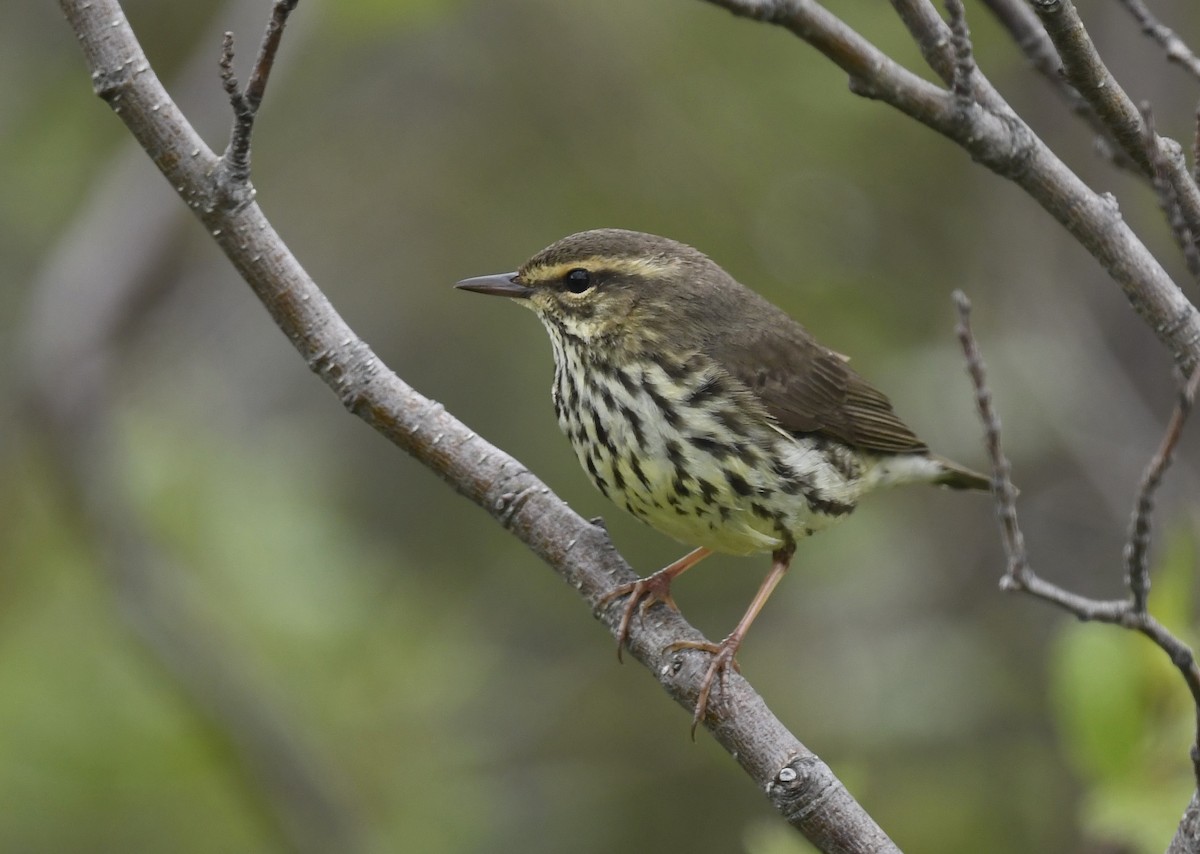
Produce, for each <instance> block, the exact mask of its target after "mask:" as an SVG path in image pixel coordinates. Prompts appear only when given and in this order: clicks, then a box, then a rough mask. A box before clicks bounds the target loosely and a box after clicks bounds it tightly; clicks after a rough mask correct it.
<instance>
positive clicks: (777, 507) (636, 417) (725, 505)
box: [456, 228, 991, 738]
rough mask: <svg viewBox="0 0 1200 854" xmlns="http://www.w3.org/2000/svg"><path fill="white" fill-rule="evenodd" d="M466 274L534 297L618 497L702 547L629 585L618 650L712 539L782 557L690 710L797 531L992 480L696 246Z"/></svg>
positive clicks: (593, 467)
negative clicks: (865, 503)
mask: <svg viewBox="0 0 1200 854" xmlns="http://www.w3.org/2000/svg"><path fill="white" fill-rule="evenodd" d="M456 287H458V288H460V289H462V290H465V291H471V292H474V293H480V294H489V295H493V296H502V297H508V298H510V299H511V300H513V301H515V302H517V303H519V304H521V305H523V306H525V307H527V308H530V309H532V310H533V312H534V313H535V314H536V315H537V317H538V319H539V320H541V322H542V325H543V326H544V327H545V328H546V331H547V332H548V333H549V336H550V343H551V347H552V350H553V354H554V380H553V385H552V398H553V402H554V412H555V415H556V417H557V420H558V425H559V427H560V428H561V429H562V432H563V433H565V434H566V436H567V438H568V439H569V440H570V443H571V445H572V447H573V448H574V451H575V455H576V456H577V457H578V459H579V463H580V465H581V466H582V467H583V469H584V471H586V472H587V475H588V477H589V478H590V480H591V481H592V483H593V484H594V485H595V486H596V487H597V488H598V489H599V490H600V492H601V493H603V494H604V495H605V496H606V497H607V498H609V499H610V500H611V501H613V502H614V503H615V504H617V505H618V506H620V507H622V508H623V509H625V510H626V511H628V512H629V513H631V514H632V515H633V516H636V517H637V518H638V519H641V520H642V521H644V522H646V523H648V524H649V525H650V526H651V527H653V528H655V529H657V530H658V531H660V532H662V533H663V534H666V535H667V536H669V537H672V538H673V539H675V540H678V541H680V542H682V543H684V544H687V545H689V546H692V547H693V550H692V551H691V552H689V553H688V554H686V555H684V556H683V557H682V558H680V559H679V560H677V561H675V562H674V563H671V564H669V565H668V566H666V567H664V568H663V569H661V570H659V571H658V572H655V573H653V574H652V575H649V576H647V577H645V578H639V579H638V580H637V581H634V582H631V583H628V584H623V585H620V586H618V587H616V588H615V589H614V590H612V591H611V592H609V593H608V594H607V595H606V596H604V597H602V598H601V599H600V601H599V604H598V609H604V608H607V607H609V606H610V605H611V604H612V603H613V602H615V601H616V600H618V599H621V598H625V600H626V601H625V605H624V608H623V611H622V612H621V620H620V623H619V625H618V629H617V655H618V658H619V657H620V654H621V647H622V646H623V645H625V644H626V642H627V640H628V636H629V628H630V624H631V620H632V618H633V616H634V614H635V613H639V614H641V613H645V611H646V609H647V608H649V607H652V606H654V605H656V604H659V603H661V604H663V605H665V606H667V607H670V608H676V605H675V602H674V599H673V598H672V596H671V584H672V582H674V581H675V579H677V578H678V577H679V576H680V575H682V574H683V573H685V572H687V571H688V570H690V569H691V568H692V567H694V566H695V565H696V564H697V563H699V562H700V561H701V560H702V559H704V558H705V557H707V556H709V555H710V554H712V553H714V552H720V553H725V554H733V555H752V554H760V553H769V554H770V555H771V568H770V570H769V572H768V574H767V576H766V578H765V579H764V580H763V582H762V584H761V586H760V587H759V589H758V592H757V593H756V594H755V596H754V599H753V600H752V602H751V603H750V606H749V608H748V609H747V610H746V612H745V615H744V616H743V617H742V618H741V620H740V621H739V622H738V623H737V625H736V626H735V627H734V629H733V631H732V632H731V633H730V634H729V635H728V636H727V637H726V638H725V639H724V640H722V641H721V642H720V643H717V644H714V643H710V642H707V641H692V640H685V641H677V642H675V643H673V644H670V645H669V646H668V650H670V651H675V650H679V649H699V650H702V651H704V652H707V653H709V654H710V655H711V659H710V661H709V664H708V668H707V670H706V671H705V674H704V676H703V677H702V679H701V681H700V683H699V690H698V692H697V700H696V705H695V708H694V712H693V717H692V736H693V738H694V737H695V731H696V726H697V725H698V724H699V723H700V722H701V721H703V720H704V719H705V718H706V716H707V715H708V714H709V708H710V702H709V701H710V697H711V696H712V691H713V687H714V683H715V682H716V681H717V679H718V677H720V679H721V681H722V682H724V679H725V677H726V675H727V673H728V670H729V668H730V667H733V668H735V669H736V668H737V667H738V665H737V663H736V660H735V656H736V654H737V652H738V650H739V648H740V647H741V645H742V642H743V640H744V639H745V636H746V633H747V631H748V630H749V628H750V625H751V623H753V622H754V619H755V618H756V617H757V616H758V614H759V612H760V611H761V610H762V608H763V606H764V605H765V604H766V602H767V600H768V598H769V597H770V595H771V593H772V591H774V589H775V587H776V585H777V584H778V583H779V581H780V580H781V579H782V578H783V576H784V574H785V573H786V572H787V570H788V567H789V565H790V564H791V562H792V557H793V554H794V552H795V550H796V544H797V543H798V542H799V541H800V540H802V539H804V538H805V537H808V536H810V535H812V534H814V533H816V532H817V531H820V530H822V529H824V528H827V527H829V526H830V525H833V524H835V523H837V522H840V521H842V520H844V519H845V518H846V517H847V516H849V515H850V514H851V513H852V512H853V511H854V509H855V507H856V506H857V505H858V503H859V501H860V499H862V497H863V496H864V495H866V494H867V493H869V492H872V491H874V490H876V489H880V488H881V487H888V486H894V485H900V484H909V483H926V484H934V485H940V486H946V487H950V488H952V489H960V490H987V489H989V488H990V486H991V483H990V480H989V479H988V478H987V477H985V476H984V475H981V474H979V473H977V472H974V471H972V470H970V469H968V468H965V467H964V466H961V465H959V464H957V463H954V462H951V461H950V460H948V459H945V458H943V457H940V456H937V455H935V454H933V453H931V452H930V450H929V448H928V446H927V445H926V444H925V443H924V442H922V441H921V440H920V439H919V438H917V436H916V434H914V433H913V431H912V430H911V429H910V428H909V427H908V426H907V425H906V424H905V423H904V422H903V421H901V420H900V418H899V416H897V415H896V413H895V411H894V410H893V408H892V403H891V401H890V400H889V399H888V397H887V396H886V395H884V394H883V392H881V391H879V390H877V389H876V388H875V387H874V386H872V385H871V384H870V383H869V382H868V381H867V380H865V379H863V378H862V377H861V376H860V375H859V374H858V373H856V372H855V371H854V370H853V369H852V368H851V367H850V365H849V364H848V361H849V360H848V358H847V357H846V356H843V355H841V354H840V353H837V352H835V351H834V350H831V349H829V348H828V347H825V346H823V345H822V344H820V343H819V342H818V341H817V340H816V339H815V338H814V337H813V336H812V334H811V333H809V331H808V330H807V329H805V328H804V327H803V326H801V325H800V324H799V323H798V322H797V321H795V320H793V319H792V318H791V317H790V316H789V315H788V314H786V313H785V312H784V311H783V310H782V309H780V308H778V307H777V306H775V305H774V304H772V303H771V302H769V301H768V300H767V299H765V298H764V297H762V296H760V295H759V294H758V293H756V292H755V291H753V290H751V289H750V288H748V287H746V286H744V285H742V284H741V283H740V282H738V281H737V280H736V279H734V278H733V276H731V275H730V274H729V273H727V272H726V271H725V270H724V269H723V268H722V267H720V266H719V265H718V264H717V263H715V262H714V261H712V260H711V259H710V258H709V257H708V256H706V255H705V254H703V253H702V252H700V251H699V250H697V249H694V248H693V247H691V246H688V245H687V244H684V243H680V242H678V241H675V240H671V239H670V238H666V237H659V236H657V235H653V234H646V233H642V232H638V231H629V230H625V229H618V228H601V229H593V230H590V231H582V232H579V233H577V234H572V235H569V236H567V237H564V238H562V239H560V240H558V241H556V242H554V243H552V244H550V245H549V246H547V247H546V248H545V249H542V250H541V251H540V252H538V253H536V254H535V255H533V256H532V257H531V258H529V260H527V261H526V262H525V263H524V264H522V265H521V266H520V267H519V268H518V269H517V270H516V271H514V272H509V273H501V274H497V275H488V276H478V277H474V278H469V279H464V280H462V281H460V282H458V283H457V285H456Z"/></svg>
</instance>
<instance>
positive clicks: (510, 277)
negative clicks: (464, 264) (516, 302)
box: [454, 273, 533, 299]
mask: <svg viewBox="0 0 1200 854" xmlns="http://www.w3.org/2000/svg"><path fill="white" fill-rule="evenodd" d="M454 287H456V288H462V289H463V290H464V291H475V293H477V294H491V295H492V296H497V297H512V298H513V299H529V295H530V294H532V293H533V288H527V287H525V285H523V284H521V282H520V281H519V277H518V276H517V274H516V273H497V274H496V275H494V276H476V277H475V278H473V279H463V280H462V281H461V282H459V283H458V284H456V285H455V286H454Z"/></svg>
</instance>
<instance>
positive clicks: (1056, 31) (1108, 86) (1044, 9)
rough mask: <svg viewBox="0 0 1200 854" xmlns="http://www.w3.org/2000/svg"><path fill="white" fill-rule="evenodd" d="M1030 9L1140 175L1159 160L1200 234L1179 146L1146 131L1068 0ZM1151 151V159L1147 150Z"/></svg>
mask: <svg viewBox="0 0 1200 854" xmlns="http://www.w3.org/2000/svg"><path fill="white" fill-rule="evenodd" d="M1031 2H1032V5H1033V9H1034V11H1035V12H1036V13H1037V15H1038V17H1039V18H1040V19H1041V21H1042V24H1043V25H1044V26H1045V27H1046V32H1047V33H1048V34H1049V36H1050V40H1051V41H1052V42H1053V43H1054V47H1055V48H1056V49H1057V51H1058V55H1059V57H1060V58H1061V59H1062V62H1063V74H1064V76H1065V77H1066V79H1067V80H1068V81H1069V82H1070V83H1071V85H1072V86H1074V87H1075V90H1076V91H1077V92H1079V94H1080V95H1082V96H1083V98H1084V100H1086V101H1087V102H1088V104H1090V105H1091V107H1092V109H1093V110H1094V111H1095V112H1096V115H1097V116H1099V117H1100V120H1101V121H1102V122H1103V123H1104V125H1105V127H1107V128H1108V130H1109V133H1110V134H1111V135H1112V138H1113V139H1114V140H1115V141H1116V143H1117V144H1118V145H1119V146H1120V147H1121V150H1122V151H1124V152H1125V153H1126V154H1127V155H1128V156H1129V157H1130V159H1132V160H1133V162H1134V163H1136V164H1137V166H1138V169H1139V170H1140V171H1141V173H1142V174H1143V175H1144V176H1145V177H1147V178H1150V179H1153V178H1154V175H1155V168H1154V166H1153V164H1152V160H1160V161H1161V163H1162V164H1163V175H1164V180H1166V181H1167V182H1168V183H1169V184H1170V185H1171V187H1172V188H1173V190H1174V192H1175V194H1176V196H1177V197H1178V200H1179V205H1180V208H1181V210H1182V213H1183V217H1184V220H1185V221H1186V222H1187V224H1188V228H1189V229H1191V233H1192V234H1193V235H1200V188H1198V187H1197V185H1196V182H1195V181H1194V180H1192V176H1191V173H1189V172H1188V168H1187V161H1186V160H1185V158H1184V156H1183V147H1182V146H1180V145H1179V143H1177V142H1175V141H1174V140H1172V139H1167V138H1165V137H1160V136H1157V135H1156V134H1153V132H1151V135H1150V136H1149V140H1150V144H1149V145H1148V144H1147V132H1146V127H1145V123H1144V121H1143V120H1142V115H1141V113H1140V112H1139V111H1138V108H1137V106H1136V105H1135V104H1134V103H1133V99H1131V98H1130V97H1129V95H1127V94H1126V93H1125V90H1124V89H1123V88H1121V84H1120V83H1118V82H1117V79H1116V78H1115V77H1113V75H1112V72H1110V71H1109V70H1108V66H1106V65H1105V64H1104V61H1103V60H1102V59H1101V58H1100V54H1099V53H1098V52H1097V50H1096V46H1095V44H1093V43H1092V40H1091V37H1090V36H1089V35H1088V32H1087V29H1086V28H1085V27H1084V25H1083V21H1082V20H1081V19H1080V17H1079V12H1078V11H1076V9H1075V5H1074V4H1073V3H1072V2H1071V0H1031ZM1148 148H1153V149H1154V150H1155V152H1156V153H1155V154H1154V157H1153V158H1152V157H1151V156H1150V154H1148V153H1147V149H1148Z"/></svg>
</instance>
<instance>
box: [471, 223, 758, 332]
mask: <svg viewBox="0 0 1200 854" xmlns="http://www.w3.org/2000/svg"><path fill="white" fill-rule="evenodd" d="M726 282H729V283H732V279H729V277H728V275H727V274H726V273H725V272H724V271H723V270H722V269H721V268H720V267H718V266H717V265H716V264H714V263H713V262H712V261H710V260H709V259H708V258H707V257H706V256H705V255H703V254H702V253H700V252H699V251H697V250H695V249H693V248H692V247H690V246H687V245H686V244H683V243H679V242H677V241H674V240H669V239H667V238H665V237H657V236H655V235H652V234H643V233H641V232H637V231H625V230H623V229H616V228H602V229H595V230H593V231H583V232H580V233H578V234H572V235H571V236H569V237H564V238H563V239H562V240H559V241H557V242H555V243H552V244H550V245H549V246H547V247H546V248H545V249H543V250H542V251H541V252H538V253H537V254H536V255H534V256H533V257H532V258H530V259H529V260H528V261H526V262H525V263H524V264H522V265H521V267H520V268H519V269H518V270H517V271H516V272H513V273H501V274H499V275H494V276H479V277H477V278H473V279H464V280H463V281H461V282H459V283H458V285H457V287H459V288H462V289H463V290H468V291H475V292H476V293H482V294H493V295H495V296H505V297H510V298H512V299H515V300H517V301H518V302H520V303H522V304H523V305H525V306H527V307H528V308H531V309H533V311H534V312H535V313H536V314H537V315H538V317H539V318H541V320H542V323H544V324H545V325H546V327H547V328H548V329H550V331H551V333H552V334H554V333H555V332H558V333H559V334H564V335H566V336H569V337H571V338H574V339H576V340H578V341H580V342H582V343H584V344H588V345H594V344H597V343H603V344H605V345H607V346H609V347H612V348H621V349H623V348H642V347H646V346H654V345H655V344H656V343H658V342H660V341H661V340H663V337H664V336H667V335H669V336H670V337H671V339H672V340H673V341H675V342H679V341H681V340H684V341H686V340H687V338H688V335H689V331H690V330H691V329H692V328H693V327H694V326H695V319H696V318H695V315H696V311H697V309H704V310H706V311H709V310H712V309H713V308H714V307H716V306H718V305H719V304H720V303H721V302H723V301H722V300H720V299H719V297H720V296H721V295H722V294H721V293H720V292H721V291H723V290H725V289H726V288H725V287H724V286H725V284H726ZM734 287H737V286H736V285H734Z"/></svg>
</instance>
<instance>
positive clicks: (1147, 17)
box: [1120, 0, 1200, 80]
mask: <svg viewBox="0 0 1200 854" xmlns="http://www.w3.org/2000/svg"><path fill="white" fill-rule="evenodd" d="M1120 2H1121V5H1122V6H1124V7H1125V8H1126V9H1127V10H1128V11H1129V14H1131V15H1133V19H1134V20H1135V21H1137V23H1138V26H1139V27H1141V28H1142V32H1143V33H1145V34H1146V35H1148V36H1149V37H1150V38H1152V39H1154V41H1156V42H1158V44H1159V45H1160V46H1161V47H1162V49H1163V51H1164V52H1165V53H1166V55H1167V59H1168V60H1170V61H1171V62H1174V63H1176V64H1178V65H1179V66H1181V67H1182V68H1183V69H1184V70H1185V71H1187V72H1188V73H1189V74H1191V75H1192V77H1195V78H1196V79H1197V80H1200V57H1197V56H1196V54H1195V53H1194V52H1193V51H1192V49H1191V48H1189V47H1188V46H1187V42H1185V41H1184V40H1183V39H1181V38H1180V37H1179V36H1178V35H1177V34H1176V33H1175V31H1174V30H1172V29H1171V28H1170V27H1168V26H1166V25H1165V24H1163V23H1162V22H1161V21H1160V20H1158V18H1156V17H1154V14H1153V13H1152V12H1151V11H1150V9H1149V8H1148V7H1147V6H1146V4H1145V3H1143V2H1142V0H1120Z"/></svg>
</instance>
